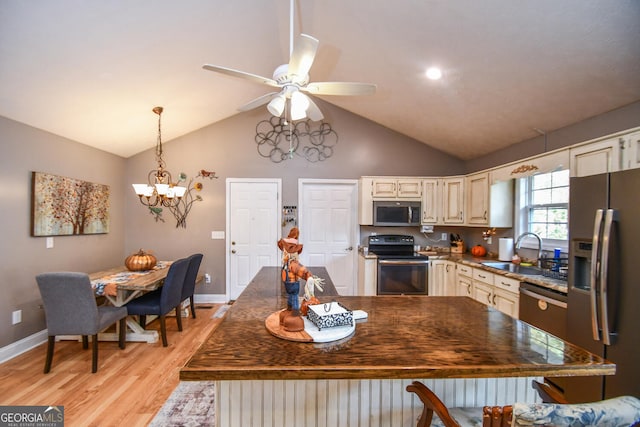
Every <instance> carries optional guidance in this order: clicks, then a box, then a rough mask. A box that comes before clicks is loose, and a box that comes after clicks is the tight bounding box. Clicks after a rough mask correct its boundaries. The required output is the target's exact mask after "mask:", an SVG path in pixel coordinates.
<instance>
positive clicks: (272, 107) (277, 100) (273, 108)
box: [267, 94, 286, 117]
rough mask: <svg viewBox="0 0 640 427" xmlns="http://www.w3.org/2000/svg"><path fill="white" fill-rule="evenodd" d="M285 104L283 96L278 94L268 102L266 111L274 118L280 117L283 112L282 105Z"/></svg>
mask: <svg viewBox="0 0 640 427" xmlns="http://www.w3.org/2000/svg"><path fill="white" fill-rule="evenodd" d="M285 102H286V98H285V96H284V95H283V94H279V95H277V96H275V97H274V98H273V99H272V100H271V101H269V104H268V105H267V110H269V112H270V113H271V114H272V115H274V116H276V117H281V116H282V113H283V112H284V104H285Z"/></svg>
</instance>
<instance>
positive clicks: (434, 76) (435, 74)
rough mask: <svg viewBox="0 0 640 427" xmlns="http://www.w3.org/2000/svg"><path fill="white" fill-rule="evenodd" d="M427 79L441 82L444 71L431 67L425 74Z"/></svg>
mask: <svg viewBox="0 0 640 427" xmlns="http://www.w3.org/2000/svg"><path fill="white" fill-rule="evenodd" d="M425 74H426V75H427V78H429V79H431V80H440V79H441V78H442V70H441V69H440V68H438V67H429V68H427V71H426V73H425Z"/></svg>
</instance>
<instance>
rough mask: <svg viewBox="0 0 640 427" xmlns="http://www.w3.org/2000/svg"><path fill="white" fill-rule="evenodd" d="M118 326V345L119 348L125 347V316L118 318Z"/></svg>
mask: <svg viewBox="0 0 640 427" xmlns="http://www.w3.org/2000/svg"><path fill="white" fill-rule="evenodd" d="M118 327H119V328H120V330H119V331H118V332H119V335H118V345H119V347H120V348H125V346H126V342H125V341H126V338H127V318H126V317H123V318H122V319H120V325H118Z"/></svg>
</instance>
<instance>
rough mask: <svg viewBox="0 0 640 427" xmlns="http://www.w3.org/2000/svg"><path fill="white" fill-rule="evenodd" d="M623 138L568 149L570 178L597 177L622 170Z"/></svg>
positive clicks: (617, 137) (618, 137)
mask: <svg viewBox="0 0 640 427" xmlns="http://www.w3.org/2000/svg"><path fill="white" fill-rule="evenodd" d="M624 146H625V138H624V137H623V136H616V137H613V138H608V139H604V140H601V141H596V142H591V143H587V144H584V145H579V146H577V147H572V148H571V149H570V153H571V176H572V177H579V176H588V175H597V174H600V173H606V172H616V171H618V170H620V169H622V149H623V148H624Z"/></svg>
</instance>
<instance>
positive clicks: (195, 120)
mask: <svg viewBox="0 0 640 427" xmlns="http://www.w3.org/2000/svg"><path fill="white" fill-rule="evenodd" d="M289 7H290V2H289V0H233V1H229V0H225V1H222V0H181V1H175V0H153V1H152V0H141V1H131V0H109V1H82V0H43V1H38V2H30V1H19V0H3V1H2V2H1V3H0V115H1V116H5V117H7V118H10V119H13V120H16V121H19V122H23V123H26V124H28V125H30V126H34V127H37V128H41V129H44V130H46V131H49V132H52V133H54V134H58V135H61V136H64V137H67V138H70V139H72V140H75V141H78V142H82V143H84V144H87V145H91V146H94V147H96V148H99V149H102V150H105V151H108V152H112V153H114V154H117V155H120V156H123V157H129V156H132V155H134V154H136V153H138V152H140V151H143V150H145V149H147V148H150V147H152V146H154V144H155V142H156V133H155V127H156V125H157V116H156V115H155V114H153V113H152V112H151V109H152V108H153V107H154V106H156V105H162V106H163V107H164V108H165V112H164V115H163V141H169V140H171V139H173V138H176V137H178V136H181V135H184V134H187V133H189V132H192V131H194V130H197V129H199V128H202V127H205V126H207V125H210V124H212V123H215V122H217V121H220V120H223V119H225V118H228V117H230V116H232V115H234V114H238V110H237V109H238V107H240V106H241V105H244V104H245V103H247V102H249V101H251V100H252V99H254V98H257V97H259V96H261V95H263V94H266V93H267V92H270V91H272V88H269V87H267V86H263V85H260V84H257V83H254V82H251V81H246V80H242V79H238V78H234V77H229V76H225V75H222V74H217V73H212V72H210V71H205V70H203V69H202V65H203V64H205V63H211V64H216V65H222V66H226V67H230V68H235V69H239V70H243V71H247V72H250V73H253V74H258V75H261V76H266V77H269V78H270V77H271V76H272V73H273V71H274V70H275V68H276V67H278V66H279V65H280V64H284V63H286V62H288V59H289V27H290V25H289V23H290V21H289ZM295 10H296V14H295V19H294V22H295V32H296V33H305V34H310V35H312V36H314V37H315V38H317V39H319V40H320V45H319V49H318V53H317V56H316V59H315V62H314V64H313V67H312V68H311V72H310V76H311V80H312V81H360V82H368V83H375V84H376V85H377V93H376V94H375V95H373V96H362V97H341V96H323V97H322V99H323V100H324V101H326V102H329V103H332V104H335V105H337V106H339V107H340V108H343V109H345V110H348V111H351V112H353V113H355V114H357V115H359V116H362V117H365V118H367V119H369V120H372V121H374V122H377V123H379V124H381V125H383V126H386V127H388V128H390V129H393V130H395V131H397V132H400V133H402V134H405V135H407V136H409V137H412V138H414V139H416V140H418V141H421V142H423V143H425V144H428V145H430V146H432V147H435V148H438V149H440V150H442V151H444V152H447V153H449V154H451V155H453V156H456V157H459V158H461V159H471V158H475V157H478V156H482V155H484V154H487V153H490V152H493V151H495V150H498V149H500V148H503V147H506V146H508V145H511V144H513V143H516V142H519V141H523V140H526V139H529V138H532V137H535V136H538V134H539V133H538V132H540V131H545V132H548V131H551V130H554V129H558V128H561V127H564V126H566V125H569V124H572V123H576V122H579V121H581V120H584V119H586V118H589V117H592V116H595V115H598V114H601V113H604V112H607V111H610V110H613V109H616V108H618V107H621V106H624V105H628V104H630V103H632V102H635V101H638V100H640V25H638V23H640V2H639V1H637V0H616V1H611V0H562V1H557V0H522V1H513V0H482V1H478V0H396V1H389V0H296V1H295ZM432 65H437V66H440V67H441V68H442V70H443V74H444V75H443V78H442V79H440V80H437V81H432V80H429V79H427V78H425V76H424V72H425V70H426V69H427V68H428V67H429V66H432ZM260 108H265V107H264V106H263V107H260ZM266 114H267V113H266V109H265V115H266Z"/></svg>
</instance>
